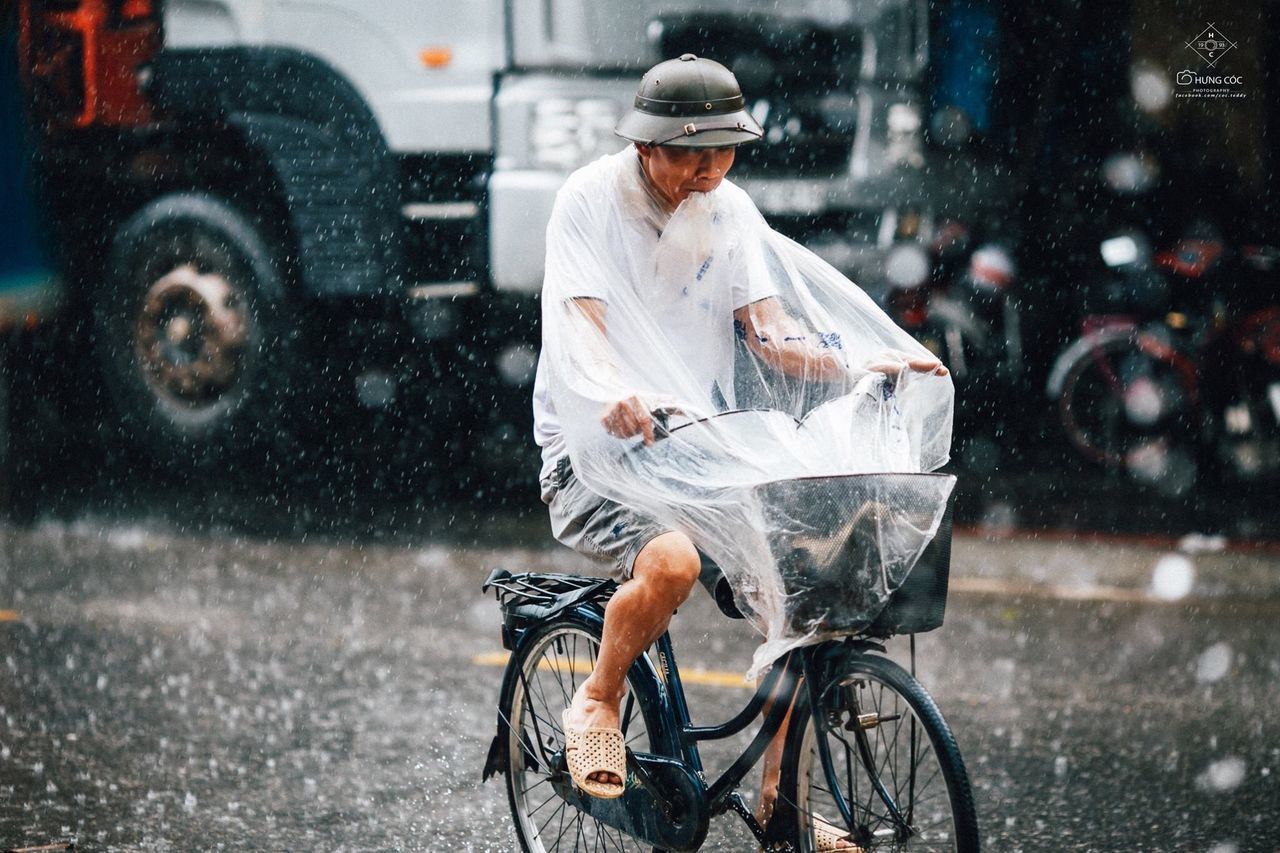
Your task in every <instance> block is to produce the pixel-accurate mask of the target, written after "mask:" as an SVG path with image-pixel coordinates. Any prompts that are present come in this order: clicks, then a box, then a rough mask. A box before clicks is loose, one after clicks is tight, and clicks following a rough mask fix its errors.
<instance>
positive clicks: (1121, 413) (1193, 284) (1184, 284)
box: [1047, 234, 1280, 495]
mask: <svg viewBox="0 0 1280 853" xmlns="http://www.w3.org/2000/svg"><path fill="white" fill-rule="evenodd" d="M1100 254H1101V256H1102V258H1103V261H1104V262H1105V264H1106V265H1107V267H1108V268H1109V269H1110V271H1111V275H1109V276H1107V277H1105V278H1104V279H1102V280H1101V281H1099V282H1096V283H1094V285H1093V286H1092V287H1091V288H1090V290H1089V294H1090V298H1091V301H1092V305H1091V306H1090V313H1088V314H1087V315H1086V316H1085V317H1084V319H1083V320H1082V322H1081V336H1080V337H1079V338H1078V339H1077V340H1075V341H1074V342H1072V343H1071V344H1070V345H1069V346H1068V347H1067V348H1066V349H1065V350H1063V352H1062V353H1061V354H1060V355H1059V356H1058V358H1057V360H1056V361H1055V363H1054V365H1053V368H1052V370H1051V371H1050V375H1049V379H1048V383H1047V392H1048V394H1049V397H1050V399H1051V400H1052V401H1054V404H1055V407H1056V411H1057V415H1058V418H1059V421H1060V423H1061V425H1062V428H1063V431H1064V434H1065V435H1066V437H1067V439H1068V441H1069V442H1070V444H1071V446H1072V447H1073V448H1074V449H1075V450H1076V451H1077V452H1078V453H1079V454H1080V455H1081V456H1083V457H1084V458H1086V459H1089V460H1092V461H1094V462H1096V463H1098V464H1101V465H1103V466H1106V467H1109V468H1112V469H1115V470H1121V471H1124V472H1126V473H1128V474H1129V475H1131V476H1133V477H1134V478H1135V479H1137V480H1139V481H1141V482H1146V483H1149V484H1151V485H1153V486H1156V487H1157V488H1159V489H1160V490H1161V491H1164V492H1166V493H1169V494H1174V495H1177V494H1183V493H1185V492H1186V491H1188V490H1189V489H1190V488H1191V487H1192V486H1193V485H1195V484H1196V483H1197V482H1198V481H1200V480H1201V479H1202V478H1203V477H1204V476H1205V475H1206V474H1216V475H1219V476H1220V477H1221V478H1223V479H1227V480H1236V481H1238V480H1241V479H1250V478H1257V477H1262V476H1267V475H1273V474H1276V473H1278V472H1280V306H1278V305H1277V304H1276V303H1275V296H1274V290H1273V289H1272V288H1273V285H1274V272H1275V269H1276V266H1277V259H1278V258H1280V254H1278V253H1277V251H1276V249H1275V248H1273V247H1268V246H1245V247H1242V248H1241V249H1239V250H1238V251H1233V250H1231V249H1229V248H1228V247H1227V246H1225V245H1224V243H1223V242H1222V241H1221V239H1220V238H1218V237H1217V236H1216V235H1212V234H1210V235H1208V236H1206V237H1198V238H1197V237H1191V238H1187V239H1183V240H1180V241H1179V242H1178V243H1177V244H1176V245H1174V246H1173V248H1172V249H1170V250H1168V251H1165V252H1160V253H1152V252H1151V250H1150V248H1149V246H1147V245H1145V244H1144V241H1143V240H1142V237H1141V235H1140V234H1119V235H1115V236H1111V237H1108V238H1107V239H1106V240H1104V241H1103V242H1102V243H1101V246H1100Z"/></svg>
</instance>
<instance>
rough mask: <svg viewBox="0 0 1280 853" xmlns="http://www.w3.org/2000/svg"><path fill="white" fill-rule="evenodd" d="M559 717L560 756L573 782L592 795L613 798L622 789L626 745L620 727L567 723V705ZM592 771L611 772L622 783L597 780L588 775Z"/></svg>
mask: <svg viewBox="0 0 1280 853" xmlns="http://www.w3.org/2000/svg"><path fill="white" fill-rule="evenodd" d="M560 721H561V722H562V723H563V724H564V757H565V763H567V764H568V765H569V778H571V779H572V780H573V784H575V785H577V786H578V787H579V788H580V789H582V791H584V792H585V793H587V794H588V795H590V796H592V797H598V798H600V799H602V800H613V799H617V798H618V797H621V796H622V792H623V791H624V790H626V784H625V782H626V778H627V748H626V744H625V742H624V741H623V740H622V731H621V730H620V729H608V728H603V727H600V726H591V727H589V728H584V729H578V728H572V727H571V726H570V725H569V709H568V708H566V709H565V711H564V714H563V715H562V716H561V718H560ZM592 773H612V774H613V775H614V776H617V777H618V778H619V779H622V780H623V782H622V783H616V782H615V783H613V784H610V783H608V782H597V781H595V780H594V779H588V778H587V777H588V776H590V775H591V774H592Z"/></svg>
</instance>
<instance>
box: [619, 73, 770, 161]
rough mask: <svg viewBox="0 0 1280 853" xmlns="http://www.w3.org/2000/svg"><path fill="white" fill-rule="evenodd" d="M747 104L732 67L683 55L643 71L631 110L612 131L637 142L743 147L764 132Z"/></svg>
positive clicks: (697, 146)
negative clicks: (731, 69) (730, 68)
mask: <svg viewBox="0 0 1280 853" xmlns="http://www.w3.org/2000/svg"><path fill="white" fill-rule="evenodd" d="M746 107H747V105H746V100H745V99H744V98H743V97H742V88H741V87H740V86H739V85H738V79H737V78H736V77H734V76H733V72H732V71H730V70H729V69H728V68H725V67H724V66H723V65H721V64H720V63H719V62H716V61H715V60H712V59H701V58H699V57H697V56H694V55H693V54H692V53H686V54H685V55H684V56H682V57H680V58H679V59H668V60H667V61H666V62H660V63H658V64H657V65H655V66H653V67H652V68H650V69H649V70H648V71H647V72H645V75H644V77H642V78H640V88H639V89H638V90H636V100H635V104H634V105H633V106H632V108H631V112H629V113H627V114H626V115H624V116H623V117H622V120H621V121H619V122H618V126H617V127H616V128H614V131H613V132H614V133H616V134H618V135H619V136H621V137H622V138H623V139H629V140H631V141H632V142H635V143H639V144H640V145H673V146H677V147H680V148H725V147H727V146H730V145H741V144H743V143H744V142H754V141H755V140H757V139H759V138H760V137H761V136H762V135H763V134H764V131H763V130H762V129H761V128H760V123H759V122H757V121H756V120H755V119H754V118H752V117H751V113H749V112H747V108H746Z"/></svg>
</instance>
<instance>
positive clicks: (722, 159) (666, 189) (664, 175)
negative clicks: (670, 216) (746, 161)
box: [636, 145, 734, 207]
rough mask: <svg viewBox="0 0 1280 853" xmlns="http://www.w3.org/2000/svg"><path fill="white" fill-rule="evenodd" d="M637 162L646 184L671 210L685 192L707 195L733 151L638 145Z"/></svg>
mask: <svg viewBox="0 0 1280 853" xmlns="http://www.w3.org/2000/svg"><path fill="white" fill-rule="evenodd" d="M636 150H637V151H639V152H640V162H641V164H642V165H643V166H644V173H645V175H646V176H647V177H648V178H649V183H650V184H651V185H652V186H653V188H654V189H655V190H657V192H658V195H659V196H661V197H662V198H663V199H664V200H665V201H667V203H668V204H670V205H671V206H672V207H675V206H676V205H678V204H680V202H682V201H684V200H685V199H686V198H688V197H689V193H709V192H711V191H712V190H714V189H715V188H716V187H718V186H720V182H721V181H722V180H724V176H725V175H726V174H728V172H729V168H730V167H731V166H732V165H733V152H734V149H733V148H675V147H672V146H666V145H653V146H646V145H642V146H639V147H638V148H637V149H636Z"/></svg>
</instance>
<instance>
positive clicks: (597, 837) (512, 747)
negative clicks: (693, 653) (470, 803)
mask: <svg viewBox="0 0 1280 853" xmlns="http://www.w3.org/2000/svg"><path fill="white" fill-rule="evenodd" d="M531 631H532V632H531V633H530V634H529V635H528V636H527V637H525V638H524V639H523V640H522V641H521V643H520V645H519V648H518V649H517V651H516V652H515V657H514V658H513V660H512V661H511V664H510V665H509V666H515V667H519V670H517V671H515V672H513V673H511V675H512V676H514V677H509V678H508V679H507V682H508V683H507V686H506V689H505V690H504V695H503V696H502V698H501V700H500V705H499V708H500V710H501V712H502V713H503V715H504V717H505V719H507V720H509V721H510V725H509V726H508V727H507V729H506V738H507V740H506V744H505V757H504V762H505V770H506V772H505V775H506V785H507V801H508V804H509V805H510V808H511V816H512V820H513V823H514V825H515V833H516V838H517V840H518V841H519V844H520V849H521V850H523V851H525V853H554V851H567V850H579V849H585V850H597V849H598V850H610V851H645V853H650V851H652V853H662V851H660V850H657V849H655V848H651V847H648V846H646V845H643V844H641V843H640V842H638V841H635V840H634V839H631V838H628V837H626V836H624V835H622V834H621V832H620V831H618V830H616V829H614V828H612V827H607V826H603V825H602V824H600V823H598V822H597V821H594V820H592V819H591V818H590V816H589V815H584V814H583V813H581V812H579V811H577V810H576V809H574V808H573V807H572V806H569V805H568V803H567V802H566V801H565V800H563V799H561V798H560V797H559V795H558V794H556V792H555V791H554V789H553V788H552V787H551V785H550V778H551V777H550V772H549V770H548V768H546V767H543V766H542V764H543V763H545V756H547V755H550V754H554V753H555V752H557V751H562V750H563V749H564V733H563V732H562V731H561V721H560V712H561V710H563V708H565V707H566V706H567V703H568V701H569V699H570V698H572V696H573V692H574V691H575V690H576V689H577V686H578V684H580V683H581V681H582V679H583V678H585V677H586V675H587V674H588V673H589V672H590V667H591V666H593V665H594V663H595V655H596V649H597V648H598V647H599V642H600V635H599V630H598V627H597V626H595V625H593V624H591V623H589V622H587V621H586V620H580V619H574V618H572V617H569V618H561V619H557V620H556V621H554V622H549V623H547V624H545V625H540V626H538V627H536V628H534V629H531ZM548 650H550V651H551V653H552V657H548ZM548 672H550V673H553V674H554V677H550V676H549V677H545V678H544V677H543V676H544V674H545V673H548ZM566 672H567V677H566V675H565V673H566ZM520 673H523V677H521V676H520ZM639 677H640V676H639V675H638V674H637V670H636V668H634V667H633V668H632V670H631V671H630V672H628V674H627V682H628V688H629V690H628V696H631V697H634V696H635V695H636V694H637V691H638V690H641V689H650V686H649V685H637V684H636V680H637V679H638V678H639ZM526 686H527V689H526ZM529 697H532V701H530V699H529ZM622 710H623V715H624V717H623V727H624V731H625V733H626V737H627V745H628V746H629V747H631V748H632V749H638V750H640V751H646V752H654V751H657V750H655V749H654V748H653V741H654V737H655V736H654V734H653V733H655V732H657V731H659V730H660V729H659V727H660V726H661V725H662V723H661V721H659V720H657V719H649V718H648V714H647V713H646V710H645V706H644V703H641V702H632V703H631V704H630V706H628V702H627V700H626V699H624V700H623V709H622ZM637 723H639V724H642V731H637V728H636V726H637ZM535 741H536V743H537V745H538V746H539V749H538V750H536V752H537V753H538V754H536V755H535V754H534V753H535V750H534V749H533V747H534V745H535ZM534 791H537V793H536V794H534ZM544 818H545V819H544ZM553 823H554V824H555V825H554V826H552V824H553Z"/></svg>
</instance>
